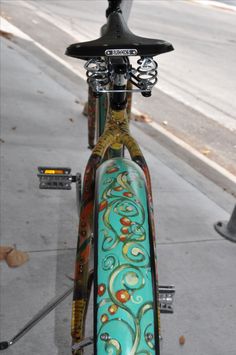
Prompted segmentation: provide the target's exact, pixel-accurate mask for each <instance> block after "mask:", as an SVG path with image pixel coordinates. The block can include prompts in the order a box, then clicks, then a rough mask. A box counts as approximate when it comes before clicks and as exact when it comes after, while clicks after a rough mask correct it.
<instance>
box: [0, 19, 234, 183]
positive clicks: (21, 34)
mask: <svg viewBox="0 0 236 355" xmlns="http://www.w3.org/2000/svg"><path fill="white" fill-rule="evenodd" d="M0 20H1V21H0V23H1V27H2V29H3V30H4V31H6V32H10V33H12V34H13V35H16V36H18V37H20V38H23V39H25V40H28V41H31V42H32V43H33V44H34V45H35V46H37V47H38V48H40V49H41V50H42V51H44V52H45V53H47V54H48V55H49V56H50V57H52V58H53V59H55V60H56V61H58V62H59V63H60V64H62V65H64V66H65V67H66V68H67V69H69V70H71V71H72V72H73V73H74V74H75V75H77V76H79V77H80V78H82V79H86V76H85V75H84V76H82V75H81V73H80V72H78V71H77V70H75V69H74V68H73V67H72V66H71V65H70V64H68V63H67V62H66V61H65V60H63V59H61V58H60V57H58V56H57V55H55V54H54V53H53V52H51V51H50V50H48V49H47V48H46V47H44V46H42V45H41V44H40V43H38V42H36V41H35V40H33V39H32V38H31V37H30V36H28V35H27V34H26V33H24V32H23V31H21V30H20V29H18V28H17V27H16V26H14V25H12V24H11V23H9V22H8V21H7V20H5V19H4V18H2V17H0ZM132 111H133V113H134V114H141V113H140V112H139V111H138V110H137V109H135V108H134V109H133V110H132ZM147 124H149V125H150V126H151V127H152V128H154V129H155V130H156V131H158V132H160V133H162V134H163V135H165V136H166V137H167V138H169V139H170V140H172V141H173V142H175V143H176V144H178V145H179V146H180V147H182V148H184V149H186V150H187V151H189V152H190V153H191V154H192V155H194V156H195V157H196V158H198V159H200V160H201V161H202V162H204V163H205V164H207V165H209V166H211V167H212V168H213V169H215V170H216V171H217V172H219V173H220V174H222V175H223V176H225V177H226V178H228V179H229V180H230V181H232V182H233V183H236V176H234V175H233V174H231V173H230V172H229V171H227V170H226V169H224V168H223V167H221V166H220V165H218V164H217V163H215V162H214V161H212V160H210V159H209V158H207V157H205V156H204V155H202V154H201V153H199V152H198V151H197V150H196V149H194V148H192V147H191V146H190V145H188V144H187V143H185V142H184V141H182V140H181V139H179V138H178V137H176V136H174V135H173V134H172V133H170V132H169V131H167V130H166V129H165V128H163V127H162V126H161V125H159V124H158V123H156V122H148V123H147Z"/></svg>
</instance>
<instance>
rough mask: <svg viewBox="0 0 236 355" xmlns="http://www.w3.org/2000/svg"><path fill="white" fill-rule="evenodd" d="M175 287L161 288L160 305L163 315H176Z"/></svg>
mask: <svg viewBox="0 0 236 355" xmlns="http://www.w3.org/2000/svg"><path fill="white" fill-rule="evenodd" d="M174 295H175V287H174V286H159V304H160V312H161V313H174V307H173V303H174Z"/></svg>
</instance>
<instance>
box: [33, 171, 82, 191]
mask: <svg viewBox="0 0 236 355" xmlns="http://www.w3.org/2000/svg"><path fill="white" fill-rule="evenodd" d="M38 171H39V174H38V178H39V188H40V189H51V190H71V183H72V182H75V177H74V176H72V175H71V169H70V168H59V167H49V166H43V167H42V166H40V167H38Z"/></svg>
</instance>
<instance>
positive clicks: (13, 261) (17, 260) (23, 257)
mask: <svg viewBox="0 0 236 355" xmlns="http://www.w3.org/2000/svg"><path fill="white" fill-rule="evenodd" d="M28 260H29V256H28V254H27V253H25V252H24V251H20V250H16V249H12V250H11V251H10V252H9V253H8V254H7V256H6V263H7V265H8V266H9V267H18V266H21V265H23V264H24V263H25V262H26V261H28Z"/></svg>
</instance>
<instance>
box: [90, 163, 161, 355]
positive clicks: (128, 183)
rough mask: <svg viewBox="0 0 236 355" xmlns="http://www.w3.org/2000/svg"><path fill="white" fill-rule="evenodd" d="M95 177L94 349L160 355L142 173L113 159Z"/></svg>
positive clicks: (107, 352) (129, 353)
mask: <svg viewBox="0 0 236 355" xmlns="http://www.w3.org/2000/svg"><path fill="white" fill-rule="evenodd" d="M98 176H99V181H98V186H99V187H100V191H99V192H98V194H99V196H98V197H99V200H98V236H97V238H98V275H97V290H96V292H97V353H98V354H116V355H118V354H122V355H133V354H140V355H141V354H142V355H144V354H146V355H149V354H150V355H151V354H158V350H157V348H158V346H157V345H155V336H154V332H155V330H154V317H155V312H154V304H153V284H152V279H153V275H152V274H151V263H150V241H149V239H150V238H149V225H148V209H147V197H146V190H145V177H144V174H143V172H142V170H141V169H140V168H139V167H138V166H137V164H135V163H134V162H132V161H129V160H124V159H120V158H117V159H112V160H110V161H108V162H105V163H104V164H102V166H101V167H100V168H99V174H98Z"/></svg>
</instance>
